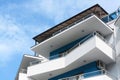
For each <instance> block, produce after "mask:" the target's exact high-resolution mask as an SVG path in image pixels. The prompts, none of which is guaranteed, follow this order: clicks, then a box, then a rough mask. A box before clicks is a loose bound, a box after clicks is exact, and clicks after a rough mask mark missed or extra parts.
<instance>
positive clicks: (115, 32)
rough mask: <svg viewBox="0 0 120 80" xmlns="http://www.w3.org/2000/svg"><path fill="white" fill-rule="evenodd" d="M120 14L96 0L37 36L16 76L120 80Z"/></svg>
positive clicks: (20, 79) (49, 79) (33, 79)
mask: <svg viewBox="0 0 120 80" xmlns="http://www.w3.org/2000/svg"><path fill="white" fill-rule="evenodd" d="M119 15H120V9H117V10H116V11H115V12H113V13H111V14H108V13H107V12H106V11H105V10H104V9H103V8H102V7H101V6H99V5H98V4H96V5H94V6H92V7H90V8H88V9H87V10H84V11H83V12H81V13H79V14H77V15H75V16H73V17H71V18H70V19H68V20H66V21H64V22H62V23H60V24H58V25H56V26H54V27H52V28H51V29H49V30H47V31H45V32H43V33H41V34H39V35H37V36H35V37H34V38H33V39H34V40H35V45H34V46H33V47H31V50H32V51H34V52H35V55H34V56H32V55H24V56H23V59H22V62H21V65H20V67H19V70H18V73H17V75H16V80H120V17H119Z"/></svg>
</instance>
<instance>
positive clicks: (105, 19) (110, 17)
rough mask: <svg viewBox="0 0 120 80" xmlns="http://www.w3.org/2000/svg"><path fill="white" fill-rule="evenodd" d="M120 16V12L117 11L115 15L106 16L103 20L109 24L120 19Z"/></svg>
mask: <svg viewBox="0 0 120 80" xmlns="http://www.w3.org/2000/svg"><path fill="white" fill-rule="evenodd" d="M119 15H120V10H117V11H115V12H113V13H111V14H109V15H107V16H105V17H103V18H102V19H101V20H102V21H103V22H105V23H107V22H109V21H112V20H115V19H117V18H118V17H119Z"/></svg>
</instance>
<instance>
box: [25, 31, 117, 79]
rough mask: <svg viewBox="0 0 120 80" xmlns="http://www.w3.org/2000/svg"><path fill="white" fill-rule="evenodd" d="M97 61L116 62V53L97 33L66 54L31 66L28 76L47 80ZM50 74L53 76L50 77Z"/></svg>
mask: <svg viewBox="0 0 120 80" xmlns="http://www.w3.org/2000/svg"><path fill="white" fill-rule="evenodd" d="M57 56H58V55H57ZM53 57H55V56H53ZM48 59H50V57H49V58H48ZM96 60H101V61H103V62H104V63H106V64H109V63H111V62H114V61H115V53H114V50H113V49H112V47H111V46H110V45H108V43H107V41H106V40H105V39H104V38H103V37H102V36H101V35H100V34H98V33H96V32H95V33H93V34H92V35H89V36H88V37H86V38H84V40H82V41H80V42H79V43H78V44H76V45H75V46H73V47H72V48H70V49H69V50H67V51H66V52H64V53H61V54H60V55H59V57H57V58H54V59H52V60H49V61H47V62H44V63H39V64H36V65H31V66H29V67H28V73H27V74H28V76H29V77H31V78H34V79H42V78H43V80H46V79H44V78H47V79H49V78H50V77H54V76H56V75H59V74H61V73H64V72H67V71H69V70H72V69H75V68H77V67H80V66H82V65H84V64H87V63H90V62H92V61H96ZM48 66H49V67H48ZM50 74H52V75H51V76H50Z"/></svg>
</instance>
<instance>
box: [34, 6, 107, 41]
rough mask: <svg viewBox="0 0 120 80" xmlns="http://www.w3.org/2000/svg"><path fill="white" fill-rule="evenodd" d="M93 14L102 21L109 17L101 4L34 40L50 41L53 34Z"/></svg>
mask: <svg viewBox="0 0 120 80" xmlns="http://www.w3.org/2000/svg"><path fill="white" fill-rule="evenodd" d="M91 13H93V14H94V15H96V16H97V17H99V18H100V19H101V18H103V17H104V16H106V15H108V13H107V12H106V11H105V10H104V9H103V8H102V7H101V6H100V5H99V4H96V5H94V6H92V7H90V8H88V9H86V10H84V11H82V12H80V13H78V14H77V15H75V16H73V17H71V18H69V19H67V20H65V21H63V22H61V23H60V24H58V25H56V26H54V27H52V28H50V29H48V30H47V31H45V32H43V33H41V34H39V35H37V36H35V37H34V38H33V39H34V40H35V41H36V42H39V43H40V42H42V41H44V40H46V39H48V38H49V37H51V36H52V34H53V33H55V32H57V31H59V30H61V29H63V28H65V27H67V26H69V25H70V24H72V23H74V22H76V21H78V20H80V19H82V18H83V17H85V16H87V15H89V14H91Z"/></svg>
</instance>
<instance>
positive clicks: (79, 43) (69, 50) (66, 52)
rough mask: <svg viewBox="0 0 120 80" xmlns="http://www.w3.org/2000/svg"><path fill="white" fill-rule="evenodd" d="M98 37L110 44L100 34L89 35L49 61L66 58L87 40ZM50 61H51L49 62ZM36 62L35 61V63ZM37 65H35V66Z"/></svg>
mask: <svg viewBox="0 0 120 80" xmlns="http://www.w3.org/2000/svg"><path fill="white" fill-rule="evenodd" d="M95 35H96V36H98V37H99V38H100V39H102V40H103V41H104V42H106V43H107V44H108V41H107V40H105V38H104V37H103V36H102V35H101V34H100V33H98V32H97V31H95V32H93V33H91V34H89V35H88V36H86V37H85V38H84V39H82V40H81V41H80V42H78V43H77V44H76V45H74V46H73V47H72V48H70V49H68V50H67V51H65V52H63V53H60V54H57V55H53V56H50V57H48V59H50V60H54V59H57V58H61V57H64V56H66V55H67V54H69V53H70V52H71V51H73V50H74V49H76V48H77V47H78V46H80V45H81V44H83V43H84V42H86V41H87V40H89V39H91V37H94V36H95ZM47 61H49V60H47ZM47 61H38V62H37V61H35V63H44V62H47ZM33 62H34V61H33ZM30 64H32V62H30ZM34 65H35V64H34Z"/></svg>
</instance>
